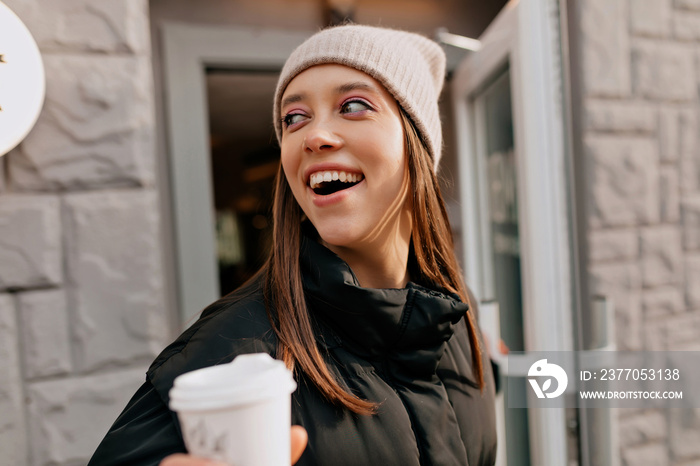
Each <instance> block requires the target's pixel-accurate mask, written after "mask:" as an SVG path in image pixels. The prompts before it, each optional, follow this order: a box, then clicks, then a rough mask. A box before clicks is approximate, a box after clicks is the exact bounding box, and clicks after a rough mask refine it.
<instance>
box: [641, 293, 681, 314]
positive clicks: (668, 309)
mask: <svg viewBox="0 0 700 466" xmlns="http://www.w3.org/2000/svg"><path fill="white" fill-rule="evenodd" d="M684 307H685V304H684V301H683V292H682V291H681V289H679V288H677V287H675V286H664V287H661V288H652V289H649V290H644V292H643V294H642V309H643V310H644V316H645V317H647V318H656V317H665V316H668V315H671V314H676V313H678V312H681V311H682V310H683V309H684Z"/></svg>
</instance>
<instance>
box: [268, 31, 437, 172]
mask: <svg viewBox="0 0 700 466" xmlns="http://www.w3.org/2000/svg"><path fill="white" fill-rule="evenodd" d="M327 63H335V64H340V65H345V66H349V67H351V68H355V69H357V70H360V71H362V72H364V73H367V74H368V75H370V76H371V77H373V78H374V79H376V80H377V81H379V82H380V83H381V84H382V85H383V86H384V87H385V88H386V89H387V91H389V93H390V94H391V95H393V96H394V98H395V99H396V100H397V102H398V103H399V105H400V106H401V107H402V108H403V109H404V110H405V111H406V113H408V115H409V116H410V118H411V120H412V121H413V123H414V124H415V126H416V129H417V130H418V133H419V134H420V136H421V138H423V140H424V141H425V142H426V145H427V147H428V150H429V151H430V153H431V155H432V156H433V161H434V169H435V171H437V167H438V163H439V161H440V156H441V152H442V128H441V126H440V113H439V110H438V97H439V96H440V91H441V90H442V84H443V81H444V79H445V53H444V52H443V50H442V48H441V47H440V46H439V45H438V44H436V43H435V42H433V41H432V40H430V39H428V38H426V37H424V36H421V35H419V34H415V33H412V32H406V31H399V30H395V29H386V28H379V27H373V26H360V25H345V26H337V27H332V28H328V29H324V30H322V31H320V32H318V33H316V34H314V35H313V36H311V37H310V38H309V39H307V40H306V41H305V42H304V43H302V44H301V45H300V46H299V47H297V48H296V50H294V52H292V54H291V55H290V56H289V58H288V59H287V62H286V63H285V65H284V67H283V68H282V72H281V74H280V78H279V81H278V82H277V89H276V91H275V101H274V109H273V116H274V124H275V131H276V133H277V140H278V141H281V139H282V124H281V121H280V118H281V116H280V101H281V100H282V94H284V90H285V89H286V88H287V85H288V84H289V83H290V81H291V80H292V79H294V77H295V76H297V75H298V74H299V73H301V72H302V71H304V70H306V69H307V68H310V67H312V66H315V65H321V64H327Z"/></svg>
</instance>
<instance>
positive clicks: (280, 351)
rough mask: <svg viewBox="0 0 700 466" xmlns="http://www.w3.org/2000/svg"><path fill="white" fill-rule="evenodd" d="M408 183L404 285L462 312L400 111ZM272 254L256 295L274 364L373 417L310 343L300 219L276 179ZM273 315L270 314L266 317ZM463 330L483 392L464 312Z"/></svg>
mask: <svg viewBox="0 0 700 466" xmlns="http://www.w3.org/2000/svg"><path fill="white" fill-rule="evenodd" d="M401 119H402V123H403V127H404V134H405V150H406V154H407V166H408V171H409V173H408V174H409V182H410V187H411V188H412V189H411V192H412V193H413V199H412V201H413V209H412V212H413V231H412V245H413V251H414V256H415V257H414V260H415V265H416V267H415V269H416V270H415V271H414V270H412V271H411V272H412V273H415V274H417V276H412V278H413V279H414V280H415V281H417V282H419V283H423V284H428V285H433V286H439V287H441V288H443V289H447V290H449V291H451V292H453V293H456V294H457V295H458V296H459V297H460V298H461V299H462V301H463V302H465V303H467V304H468V305H469V306H470V308H471V304H472V303H470V300H469V294H468V293H467V289H466V286H465V284H464V282H463V280H462V278H461V272H460V268H459V264H458V263H457V259H456V258H455V254H454V248H453V239H452V230H451V229H450V224H449V220H448V218H447V211H446V209H445V203H444V201H443V199H442V194H441V193H440V188H439V185H438V181H437V176H436V175H435V173H434V172H433V161H432V157H431V156H430V153H429V152H428V150H427V149H426V148H425V144H424V143H423V141H422V140H421V138H420V137H419V135H418V133H417V131H416V129H415V126H414V125H413V123H412V122H411V120H410V118H409V117H408V116H407V115H406V113H405V112H404V111H403V109H401ZM272 219H273V232H272V250H271V251H270V256H269V258H268V260H267V263H266V265H265V266H264V267H263V273H264V274H265V277H264V283H263V291H264V293H263V295H264V296H265V305H266V307H267V312H268V317H269V318H270V322H271V323H272V327H273V329H274V331H275V333H276V335H277V338H278V347H277V357H278V358H280V359H282V361H284V363H285V364H286V365H287V367H288V368H290V369H292V370H301V371H302V372H303V373H304V374H305V375H306V376H307V377H308V378H309V379H310V380H311V381H312V382H313V384H314V385H315V386H316V388H317V389H318V390H319V391H320V392H321V393H322V394H323V396H324V397H325V398H326V399H328V400H329V401H330V402H331V403H333V404H336V405H339V406H342V407H344V408H347V409H349V410H351V411H353V412H355V413H357V414H373V413H375V412H376V405H375V404H374V403H372V402H369V401H366V400H363V399H361V398H359V397H357V396H356V395H354V394H352V393H349V392H348V391H346V390H345V389H344V388H343V387H342V386H341V385H340V383H339V381H338V380H337V379H336V378H335V376H334V375H333V374H332V373H331V372H330V370H329V369H328V366H326V363H325V362H324V360H323V357H322V355H321V352H320V351H319V349H318V346H317V344H316V340H315V338H314V331H313V327H312V324H311V320H310V317H309V313H308V310H307V306H306V299H305V298H304V290H303V286H302V278H301V270H300V265H299V250H300V247H301V235H302V233H301V223H302V219H303V213H302V211H301V208H300V207H299V204H298V203H297V202H296V199H295V198H294V195H293V194H292V191H291V189H290V187H289V184H288V183H287V179H286V178H285V176H284V172H283V171H282V167H281V164H280V168H279V170H278V172H277V179H276V181H275V194H274V201H273V207H272ZM273 308H274V309H275V312H274V313H273V312H272V311H271V310H272V309H273ZM465 323H466V326H467V330H468V334H469V341H470V346H471V352H472V363H473V367H474V375H475V376H476V379H477V381H478V383H479V387H480V388H481V389H483V387H484V376H483V366H482V361H481V346H480V344H479V340H478V337H477V331H476V323H475V322H474V318H473V315H472V312H471V311H470V312H467V314H466V318H465Z"/></svg>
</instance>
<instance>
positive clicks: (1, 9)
mask: <svg viewBox="0 0 700 466" xmlns="http://www.w3.org/2000/svg"><path fill="white" fill-rule="evenodd" d="M45 90H46V85H45V80H44V65H43V63H42V62H41V54H40V53H39V47H37V45H36V42H34V38H33V37H32V35H31V34H30V33H29V30H28V29H27V27H26V26H25V25H24V23H22V21H21V20H20V19H19V18H18V17H17V15H15V14H14V13H13V12H12V10H10V9H9V8H8V7H7V6H6V5H5V4H4V3H2V2H0V156H2V155H5V154H6V153H8V152H9V151H10V150H12V149H13V148H14V147H15V146H16V145H17V144H19V143H20V142H21V141H22V139H24V138H25V136H27V133H29V130H31V129H32V127H33V126H34V123H36V119H37V118H38V117H39V112H40V111H41V106H42V105H43V103H44V93H45Z"/></svg>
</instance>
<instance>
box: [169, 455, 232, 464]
mask: <svg viewBox="0 0 700 466" xmlns="http://www.w3.org/2000/svg"><path fill="white" fill-rule="evenodd" d="M160 466H227V465H226V463H221V462H220V461H214V460H208V459H205V458H196V457H194V456H191V455H185V454H182V453H176V454H174V455H170V456H168V457H166V458H164V459H163V461H161V462H160Z"/></svg>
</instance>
